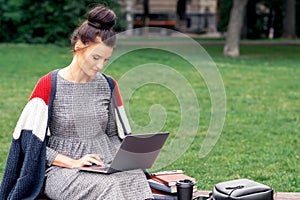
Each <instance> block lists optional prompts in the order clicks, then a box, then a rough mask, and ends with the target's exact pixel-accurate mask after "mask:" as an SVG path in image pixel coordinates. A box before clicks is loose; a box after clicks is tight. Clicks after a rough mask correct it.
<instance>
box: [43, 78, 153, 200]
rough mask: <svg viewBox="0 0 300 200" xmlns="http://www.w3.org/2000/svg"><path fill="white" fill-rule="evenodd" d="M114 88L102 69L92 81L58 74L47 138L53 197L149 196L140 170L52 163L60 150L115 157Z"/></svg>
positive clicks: (68, 153) (48, 191) (48, 190)
mask: <svg viewBox="0 0 300 200" xmlns="http://www.w3.org/2000/svg"><path fill="white" fill-rule="evenodd" d="M110 96H111V92H110V88H109V85H108V83H107V81H106V79H105V78H104V77H103V76H102V75H101V74H100V73H98V74H97V76H96V77H95V79H93V80H92V81H91V82H88V83H72V82H69V81H67V80H65V79H63V78H62V77H61V76H60V75H58V76H57V91H56V96H55V99H54V102H53V111H52V118H51V122H50V131H51V137H50V139H49V142H48V144H47V164H48V166H49V167H48V168H47V170H46V177H45V178H46V181H45V190H44V193H45V194H46V195H47V196H48V197H49V198H51V199H53V200H54V199H63V200H67V199H72V200H75V199H84V200H85V199H93V200H94V199H101V200H103V199H112V200H114V199H126V200H128V199H130V200H131V199H138V200H141V199H147V198H152V193H151V190H150V188H149V186H148V183H147V180H146V178H145V175H144V173H143V171H142V170H131V171H126V172H118V173H113V174H110V175H105V174H100V173H91V172H83V171H79V170H78V169H67V168H61V167H57V166H51V164H52V162H53V160H54V158H55V157H56V155H57V154H58V153H61V154H64V155H66V156H69V157H72V158H74V159H79V158H81V157H82V156H84V155H86V154H99V156H100V158H102V160H103V162H104V163H108V162H110V161H111V160H112V158H113V156H114V153H115V151H116V149H117V148H118V147H119V145H120V140H119V138H118V136H117V131H116V125H115V122H114V116H113V114H112V113H113V112H110V111H111V110H110V107H111V106H110Z"/></svg>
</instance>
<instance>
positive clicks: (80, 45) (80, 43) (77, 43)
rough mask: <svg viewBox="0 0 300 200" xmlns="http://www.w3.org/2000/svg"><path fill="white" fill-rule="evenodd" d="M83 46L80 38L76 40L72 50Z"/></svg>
mask: <svg viewBox="0 0 300 200" xmlns="http://www.w3.org/2000/svg"><path fill="white" fill-rule="evenodd" d="M83 47H85V45H84V44H83V43H82V42H81V40H78V41H77V42H76V43H75V46H74V51H75V52H76V51H78V50H80V49H82V48H83Z"/></svg>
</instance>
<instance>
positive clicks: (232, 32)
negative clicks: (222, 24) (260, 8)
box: [224, 0, 248, 57]
mask: <svg viewBox="0 0 300 200" xmlns="http://www.w3.org/2000/svg"><path fill="white" fill-rule="evenodd" d="M247 2H248V0H234V1H233V7H232V8H231V12H230V19H229V26H228V31H227V36H226V43H225V46H224V55H225V56H230V57H238V56H239V55H240V49H239V45H240V37H241V30H242V26H243V21H244V16H245V15H244V13H245V7H246V5H247Z"/></svg>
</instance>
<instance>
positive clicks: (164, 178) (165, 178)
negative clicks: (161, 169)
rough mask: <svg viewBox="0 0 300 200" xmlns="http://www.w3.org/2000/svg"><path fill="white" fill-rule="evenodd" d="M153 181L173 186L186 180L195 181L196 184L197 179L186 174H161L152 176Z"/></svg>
mask: <svg viewBox="0 0 300 200" xmlns="http://www.w3.org/2000/svg"><path fill="white" fill-rule="evenodd" d="M151 179H153V180H156V181H159V182H161V183H163V184H165V185H168V186H173V185H176V182H177V181H180V180H184V179H189V180H191V181H193V182H194V183H195V182H196V180H195V178H192V177H190V176H188V175H186V174H183V173H180V174H179V173H178V174H161V175H153V174H152V175H151Z"/></svg>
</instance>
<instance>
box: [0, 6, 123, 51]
mask: <svg viewBox="0 0 300 200" xmlns="http://www.w3.org/2000/svg"><path fill="white" fill-rule="evenodd" d="M99 4H102V5H105V6H108V7H110V8H112V9H113V10H114V11H115V12H116V14H117V17H118V21H117V24H116V26H115V27H114V28H115V30H116V31H120V30H123V29H124V27H125V24H126V23H125V21H124V20H123V19H124V17H122V13H121V7H120V5H119V3H118V2H117V1H112V0H102V1H97V3H95V1H93V0H80V1H73V0H51V1H49V0H39V1H35V0H0V24H1V26H0V41H1V42H17V43H21V42H22V43H54V44H59V45H66V44H68V40H67V39H68V38H69V37H70V35H71V34H72V32H73V30H74V29H75V28H76V27H77V26H78V25H79V24H80V22H82V21H84V20H85V19H86V18H87V12H88V11H89V10H90V9H91V8H92V7H95V6H96V5H99Z"/></svg>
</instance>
